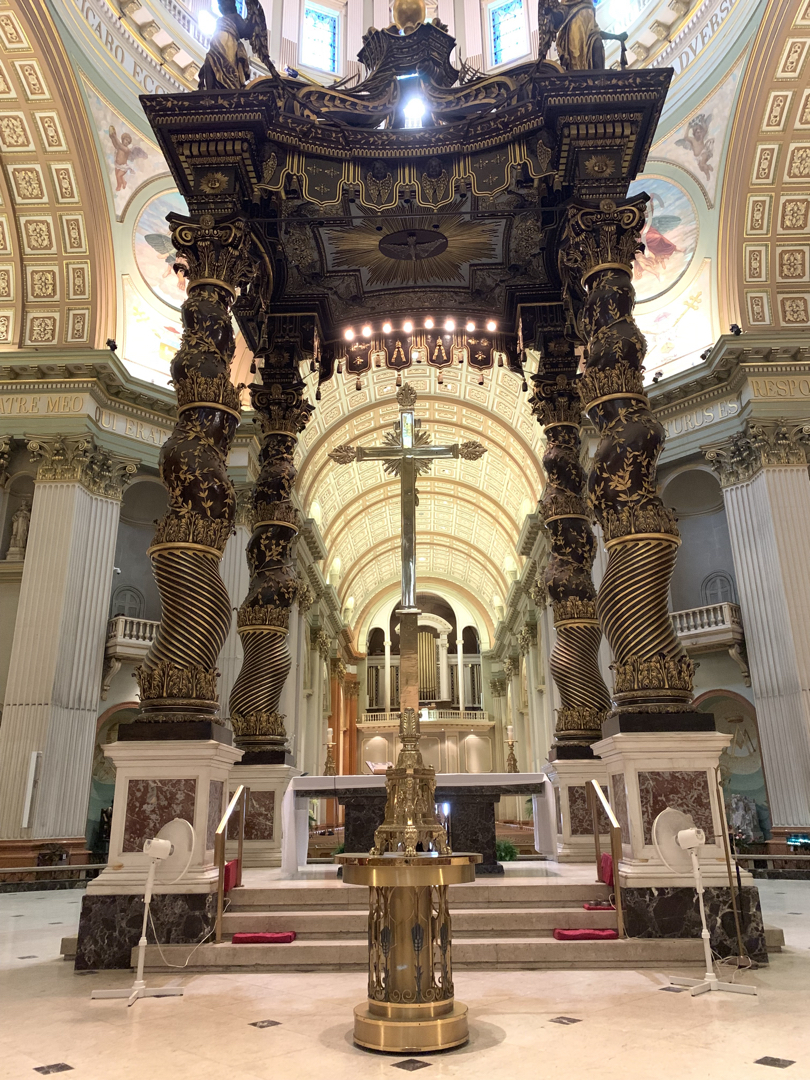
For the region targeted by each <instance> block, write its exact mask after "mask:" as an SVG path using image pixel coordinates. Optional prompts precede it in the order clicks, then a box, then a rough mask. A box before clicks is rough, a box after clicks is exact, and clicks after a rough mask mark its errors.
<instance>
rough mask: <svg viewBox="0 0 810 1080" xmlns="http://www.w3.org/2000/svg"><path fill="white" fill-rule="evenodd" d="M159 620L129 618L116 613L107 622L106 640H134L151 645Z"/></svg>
mask: <svg viewBox="0 0 810 1080" xmlns="http://www.w3.org/2000/svg"><path fill="white" fill-rule="evenodd" d="M159 626H160V623H159V622H154V621H153V620H152V619H130V618H129V617H128V616H126V615H116V616H115V618H114V619H110V621H109V622H108V623H107V641H108V642H111V641H127V642H136V643H138V644H142V645H151V644H152V642H153V641H154V640H155V634H156V633H157V628H158V627H159Z"/></svg>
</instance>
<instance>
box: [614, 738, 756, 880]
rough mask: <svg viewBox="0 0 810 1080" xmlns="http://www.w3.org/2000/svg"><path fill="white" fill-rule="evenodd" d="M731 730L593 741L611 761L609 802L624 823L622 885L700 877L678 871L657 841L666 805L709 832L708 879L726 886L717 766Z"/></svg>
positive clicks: (704, 864) (704, 854)
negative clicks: (656, 823)
mask: <svg viewBox="0 0 810 1080" xmlns="http://www.w3.org/2000/svg"><path fill="white" fill-rule="evenodd" d="M730 738H731V737H730V736H729V735H726V734H723V733H722V732H706V731H685V732H674V731H669V732H651V733H643V734H630V733H625V732H622V733H621V734H618V735H612V736H610V738H607V739H602V740H601V741H600V742H597V743H594V747H593V751H594V753H595V754H598V755H599V757H601V758H602V760H603V762H604V763H605V766H606V771H607V774H608V787H609V791H610V804H611V806H612V808H613V812H614V814H615V815H616V817H617V819H618V821H619V825H620V826H621V829H622V841H623V851H624V857H623V859H622V860H621V862H620V863H619V883H620V885H621V886H622V888H629V887H642V888H643V887H651V886H660V887H666V886H686V887H690V886H692V885H693V884H694V879H693V877H692V873H691V871H687V872H685V873H683V874H679V873H673V872H672V870H670V869H669V868H668V867H667V866H665V865H664V863H663V862H662V860H661V857H660V856H659V854H658V852H657V851H656V848H655V845H654V843H653V840H652V826H653V822H654V821H655V818H656V817H657V816H658V814H659V813H660V811H661V810H663V809H664V808H665V807H666V806H671V807H674V808H675V809H676V810H681V811H683V812H684V813H686V814H691V815H692V819H693V820H694V822H695V825H696V826H697V827H698V828H700V829H703V831H704V832H705V833H706V846H705V847H703V848H702V849H701V851H700V865H701V870H702V872H703V881H704V884H705V885H718V886H726V887H727V886H728V884H729V881H728V869H727V866H726V858H725V852H724V848H723V833H722V828H723V818H722V813H723V810H722V808H721V806H720V800H719V797H718V792H717V783H716V780H715V768H716V766H717V763H718V761H719V759H720V753H721V752H722V750H723V749H724V748H725V747H726V746H728V744H729V741H730ZM742 878H743V884H745V885H750V884H751V882H752V880H753V879H752V877H751V875H750V874H749V873H747V872H746V873H743V875H742Z"/></svg>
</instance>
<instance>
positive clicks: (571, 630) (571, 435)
mask: <svg viewBox="0 0 810 1080" xmlns="http://www.w3.org/2000/svg"><path fill="white" fill-rule="evenodd" d="M547 352H549V353H551V354H552V355H549V356H547V357H546V359H545V360H544V363H543V366H542V370H541V372H540V373H539V374H538V375H535V376H534V378H533V382H534V384H535V389H534V394H533V396H532V411H533V412H534V414H535V416H536V417H537V419H538V420H539V422H540V423H541V424H542V425H543V430H544V432H545V436H546V451H545V454H544V455H543V468H544V470H545V473H546V486H545V489H544V491H543V496H542V498H541V500H540V507H539V509H540V513H541V515H542V517H543V521H544V523H545V526H546V528H547V529H548V533H549V537H550V540H551V556H550V558H549V561H548V564H547V566H546V570H545V574H544V578H543V584H544V585H545V589H546V591H547V594H548V596H549V597H550V598H551V601H552V605H553V611H554V627H555V630H556V632H557V640H556V642H555V645H554V648H553V649H552V651H551V656H550V658H549V667H550V669H551V674H552V677H553V679H554V681H555V683H556V685H557V689H558V690H559V693H560V701H561V707H560V709H559V711H558V713H557V721H556V730H555V735H554V749H555V751H558V752H559V751H561V748H562V747H577V748H579V750H578V751H571V752H574V753H576V752H579V753H582V752H587V748H588V747H589V746H590V745H591V743H593V742H594V741H595V740H596V739H598V738H600V737H601V733H602V721H603V720H604V718H605V716H606V715H607V712H608V710H609V708H610V694H609V693H608V689H607V687H606V686H605V682H604V680H603V678H602V674H601V672H600V670H599V645H600V642H601V639H602V631H601V630H600V627H599V620H598V618H597V615H596V590H595V588H594V585H593V580H592V578H591V568H592V566H593V560H594V554H595V550H596V543H595V540H594V536H593V530H592V529H591V524H590V514H589V512H588V509H587V507H586V505H585V502H584V499H583V488H584V486H585V470H584V469H583V468H582V465H581V464H580V423H581V415H582V411H581V405H580V402H579V393H578V387H577V381H576V377H575V373H576V358H575V357H574V353H573V347H572V346H571V345H570V343H568V342H567V341H564V340H561V339H558V340H556V341H552V342H550V343H549V347H548V349H547Z"/></svg>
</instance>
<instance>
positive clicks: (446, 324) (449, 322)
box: [444, 319, 456, 334]
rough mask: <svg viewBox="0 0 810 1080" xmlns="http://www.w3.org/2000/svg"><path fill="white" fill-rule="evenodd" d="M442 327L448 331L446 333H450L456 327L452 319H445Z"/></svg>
mask: <svg viewBox="0 0 810 1080" xmlns="http://www.w3.org/2000/svg"><path fill="white" fill-rule="evenodd" d="M444 328H445V330H446V331H447V332H448V334H452V332H453V331H454V330H455V328H456V324H455V323H454V322H453V320H452V319H445V322H444Z"/></svg>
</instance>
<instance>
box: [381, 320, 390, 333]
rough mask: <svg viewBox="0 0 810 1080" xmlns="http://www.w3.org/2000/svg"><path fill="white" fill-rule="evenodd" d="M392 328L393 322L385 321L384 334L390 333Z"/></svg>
mask: <svg viewBox="0 0 810 1080" xmlns="http://www.w3.org/2000/svg"><path fill="white" fill-rule="evenodd" d="M391 329H392V328H391V323H390V322H386V323H383V333H384V334H390V333H391Z"/></svg>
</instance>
